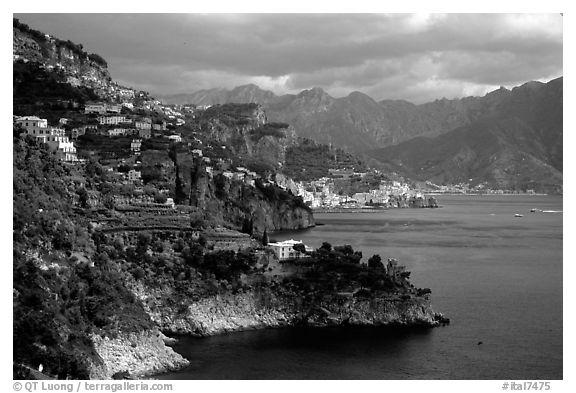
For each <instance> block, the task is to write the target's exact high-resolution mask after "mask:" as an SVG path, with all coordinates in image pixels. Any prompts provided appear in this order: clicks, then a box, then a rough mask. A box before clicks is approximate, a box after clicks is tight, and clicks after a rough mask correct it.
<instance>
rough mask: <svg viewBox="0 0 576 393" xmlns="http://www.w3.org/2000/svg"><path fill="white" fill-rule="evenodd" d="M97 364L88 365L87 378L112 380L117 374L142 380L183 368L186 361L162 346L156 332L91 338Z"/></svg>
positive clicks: (152, 330) (163, 344)
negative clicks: (88, 374)
mask: <svg viewBox="0 0 576 393" xmlns="http://www.w3.org/2000/svg"><path fill="white" fill-rule="evenodd" d="M92 342H93V343H94V349H95V351H96V353H97V355H98V357H99V359H101V362H92V363H91V367H90V379H112V378H113V377H116V378H117V377H118V376H119V375H121V374H125V375H130V376H131V377H136V378H138V377H144V376H147V375H152V374H159V373H162V372H167V371H173V370H177V369H180V368H182V367H186V366H187V365H188V364H189V362H188V360H186V359H184V358H183V357H182V356H181V355H180V354H178V353H176V352H174V350H173V349H172V348H170V347H168V346H166V345H165V343H164V335H163V334H162V333H160V331H158V329H151V330H148V331H142V332H138V333H128V334H122V333H121V334H119V335H118V336H117V337H113V338H109V337H101V336H99V335H92Z"/></svg>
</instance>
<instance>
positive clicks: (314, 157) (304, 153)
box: [282, 138, 366, 181]
mask: <svg viewBox="0 0 576 393" xmlns="http://www.w3.org/2000/svg"><path fill="white" fill-rule="evenodd" d="M298 142H299V143H298V144H297V145H295V146H291V147H289V148H288V150H287V151H286V163H285V164H284V167H283V169H282V172H283V173H284V174H285V175H286V176H288V177H290V178H292V179H294V180H296V181H311V180H316V179H319V178H321V177H325V176H329V175H330V172H329V169H352V168H354V169H355V170H356V171H357V172H362V171H363V170H365V169H366V165H365V164H364V163H362V161H361V160H359V159H358V158H356V157H354V156H353V155H352V154H349V153H347V152H345V151H344V150H342V149H338V148H333V147H330V146H328V145H323V144H320V143H316V142H314V141H312V140H310V139H306V138H299V139H298Z"/></svg>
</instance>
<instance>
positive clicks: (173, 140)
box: [167, 135, 182, 142]
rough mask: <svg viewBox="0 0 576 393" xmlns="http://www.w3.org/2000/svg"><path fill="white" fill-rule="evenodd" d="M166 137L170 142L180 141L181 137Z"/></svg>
mask: <svg viewBox="0 0 576 393" xmlns="http://www.w3.org/2000/svg"><path fill="white" fill-rule="evenodd" d="M167 138H168V139H170V140H171V141H172V142H182V137H181V136H180V135H168V136H167Z"/></svg>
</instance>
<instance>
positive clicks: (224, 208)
mask: <svg viewBox="0 0 576 393" xmlns="http://www.w3.org/2000/svg"><path fill="white" fill-rule="evenodd" d="M176 163H177V168H178V171H177V173H178V178H177V180H176V186H177V188H176V193H177V195H180V196H181V197H183V198H185V199H184V200H182V201H180V202H185V203H189V204H190V205H192V206H194V207H196V208H197V209H198V210H200V211H203V212H204V218H205V219H206V220H209V221H211V222H213V223H216V224H221V225H224V224H228V225H231V226H232V227H233V228H236V229H241V228H242V227H243V225H244V224H245V222H246V221H249V222H251V223H252V228H253V233H260V234H261V233H263V232H264V231H265V230H267V231H274V230H281V229H302V228H308V227H311V226H314V217H313V215H312V211H311V210H310V209H309V208H308V207H307V206H306V205H305V204H304V203H303V202H302V200H301V199H300V198H298V197H296V196H294V195H292V194H290V193H288V192H286V191H284V190H282V189H280V188H278V187H277V186H275V185H272V184H268V185H264V184H263V183H262V182H261V181H260V180H255V181H254V182H253V183H254V184H251V183H247V182H246V181H244V180H235V179H230V178H228V177H226V176H224V175H222V174H215V175H214V176H212V175H211V174H209V173H208V172H207V171H206V166H205V165H203V164H202V163H193V160H191V159H190V158H189V156H188V155H187V154H184V155H178V158H177V161H176Z"/></svg>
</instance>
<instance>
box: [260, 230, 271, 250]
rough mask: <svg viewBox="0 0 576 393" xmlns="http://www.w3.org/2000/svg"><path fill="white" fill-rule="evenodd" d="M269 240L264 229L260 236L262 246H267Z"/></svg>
mask: <svg viewBox="0 0 576 393" xmlns="http://www.w3.org/2000/svg"><path fill="white" fill-rule="evenodd" d="M269 241H270V239H269V238H268V232H266V229H264V234H263V235H262V244H263V245H265V246H267V245H268V242H269Z"/></svg>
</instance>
